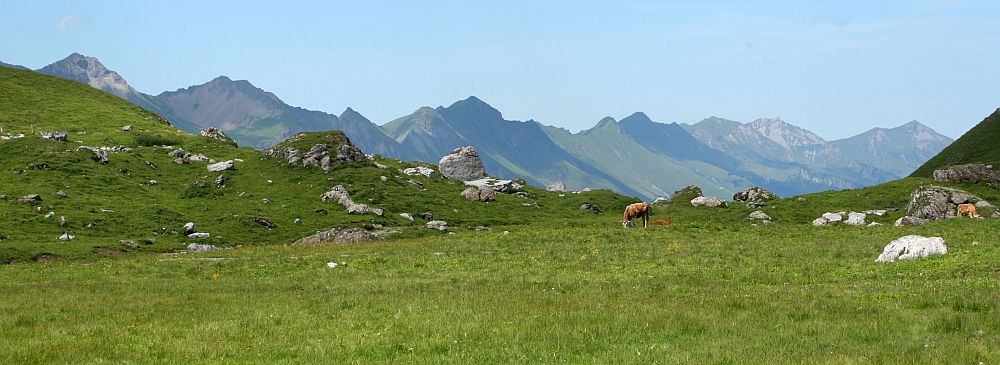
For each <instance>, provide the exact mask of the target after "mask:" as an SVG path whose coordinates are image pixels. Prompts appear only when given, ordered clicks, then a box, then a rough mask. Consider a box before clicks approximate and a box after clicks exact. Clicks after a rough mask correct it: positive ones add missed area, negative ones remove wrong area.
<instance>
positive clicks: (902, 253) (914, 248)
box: [875, 235, 948, 262]
mask: <svg viewBox="0 0 1000 365" xmlns="http://www.w3.org/2000/svg"><path fill="white" fill-rule="evenodd" d="M946 253H948V244H947V243H946V242H945V241H944V239H943V238H941V237H924V236H918V235H910V236H903V237H900V238H897V239H895V240H893V241H892V242H890V243H889V244H888V245H886V246H885V249H883V250H882V254H881V255H878V258H877V259H875V262H893V261H896V260H912V259H918V258H922V257H927V256H930V255H939V254H946Z"/></svg>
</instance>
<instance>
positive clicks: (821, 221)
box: [813, 217, 830, 226]
mask: <svg viewBox="0 0 1000 365" xmlns="http://www.w3.org/2000/svg"><path fill="white" fill-rule="evenodd" d="M827 223H830V221H828V220H826V218H823V217H819V218H816V219H813V225H814V226H824V225H826V224H827Z"/></svg>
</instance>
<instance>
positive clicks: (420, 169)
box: [401, 166, 437, 179]
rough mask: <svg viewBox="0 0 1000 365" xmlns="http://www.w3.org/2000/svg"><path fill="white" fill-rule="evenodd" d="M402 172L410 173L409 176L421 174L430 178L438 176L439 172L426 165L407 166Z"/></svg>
mask: <svg viewBox="0 0 1000 365" xmlns="http://www.w3.org/2000/svg"><path fill="white" fill-rule="evenodd" d="M401 172H402V173H403V174H404V175H408V176H417V175H421V176H424V177H426V178H428V179H433V178H435V177H437V173H436V172H434V169H432V168H429V167H426V166H417V167H410V168H407V169H403V170H402V171H401Z"/></svg>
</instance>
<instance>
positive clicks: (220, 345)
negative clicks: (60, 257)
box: [0, 179, 1000, 364]
mask: <svg viewBox="0 0 1000 365" xmlns="http://www.w3.org/2000/svg"><path fill="white" fill-rule="evenodd" d="M926 183H928V180H925V179H907V180H901V181H897V182H893V183H891V184H887V185H883V186H878V187H872V188H868V189H861V190H855V191H843V192H825V193H819V194H811V195H806V196H804V198H805V201H798V200H796V199H785V200H781V201H777V202H773V203H772V204H771V205H770V206H768V207H766V208H764V209H765V211H767V212H768V214H771V215H772V216H774V217H775V219H776V222H775V223H774V224H771V225H761V226H755V225H754V224H753V223H752V222H750V221H747V220H746V219H745V217H746V214H747V213H748V212H749V209H746V208H744V207H741V206H733V207H731V208H726V209H710V208H694V207H690V206H687V205H680V204H678V205H671V204H664V205H658V206H656V207H654V216H653V218H654V219H671V220H673V221H674V224H673V225H671V226H668V227H655V228H651V229H646V230H643V229H629V230H626V229H622V228H621V227H620V226H619V225H618V224H617V222H616V220H617V219H616V218H617V217H615V216H610V215H603V216H602V215H593V214H592V215H588V216H583V217H573V218H572V219H567V220H550V221H542V222H538V223H537V224H534V225H531V226H517V227H509V228H506V229H509V230H510V234H509V235H508V234H503V233H501V232H500V231H499V230H494V231H492V232H462V233H459V234H458V235H453V236H449V235H437V236H434V237H424V238H420V239H408V240H402V241H396V242H391V243H375V244H360V245H319V246H310V247H300V246H260V247H239V248H236V249H234V250H226V251H221V252H212V253H207V254H198V255H172V254H161V255H131V256H126V257H121V258H105V259H99V260H96V261H93V262H73V261H65V260H64V261H56V262H52V263H45V264H21V265H6V266H0V275H3V277H4V278H5V280H4V281H2V282H0V291H2V292H4V293H5V300H3V301H0V326H3V327H4V328H5V329H6V330H5V331H4V332H3V334H2V335H0V361H2V362H5V363H26V362H71V363H79V362H147V361H159V362H185V361H191V360H193V361H205V362H258V363H259V362H306V363H330V362H336V363H346V362H363V363H368V362H407V363H412V362H418V363H423V362H434V363H483V362H524V361H527V362H541V363H555V362H570V363H581V362H597V363H634V362H644V363H647V362H648V363H652V362H656V363H687V362H699V363H701V362H704V363H896V362H899V361H900V359H906V360H905V361H906V362H908V363H915V364H923V363H928V364H929V363H972V364H975V363H978V362H980V361H987V362H988V361H989V359H995V358H997V357H1000V348H998V347H996V346H994V345H992V344H996V343H1000V315H998V314H1000V313H998V309H1000V307H998V305H997V303H1000V294H998V293H1000V290H998V289H1000V286H998V280H997V271H998V270H1000V266H998V264H997V262H1000V260H998V259H1000V241H998V238H997V237H1000V220H974V219H954V220H947V221H942V222H935V223H932V224H929V225H926V226H923V227H910V228H894V227H885V226H884V227H873V228H865V227H850V226H829V227H812V226H811V225H809V224H808V221H809V220H811V219H812V218H814V217H815V216H818V214H820V213H822V212H824V211H826V210H837V209H869V208H882V207H886V206H896V207H898V206H900V204H904V203H905V200H906V196H907V195H908V193H909V191H910V190H911V189H912V188H914V187H916V186H919V185H921V184H926ZM973 188H976V189H978V190H977V191H976V193H978V194H980V195H983V196H990V197H991V198H993V199H996V198H997V197H998V196H997V195H998V194H997V193H996V191H989V190H984V188H983V187H975V186H974V187H973ZM899 214H900V213H899V212H896V213H894V215H893V216H890V217H885V218H878V220H879V221H881V222H884V223H888V222H890V221H891V220H892V219H895V218H896V217H898V215H899ZM904 234H923V235H938V236H942V237H945V238H946V239H947V240H948V246H949V254H947V255H942V256H936V257H931V258H928V259H924V260H918V261H909V262H898V263H893V264H876V263H875V262H874V259H875V257H876V256H877V255H878V254H879V253H880V252H881V250H882V248H883V246H885V244H887V243H888V242H889V241H891V240H892V239H894V238H897V237H899V236H901V235H904ZM328 262H335V263H337V264H338V266H337V267H336V268H334V269H330V268H328V267H327V263H328ZM151 298H155V299H151ZM248 299H249V300H248ZM41 344H44V346H43V345H41Z"/></svg>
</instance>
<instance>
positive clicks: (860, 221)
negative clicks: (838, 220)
mask: <svg viewBox="0 0 1000 365" xmlns="http://www.w3.org/2000/svg"><path fill="white" fill-rule="evenodd" d="M844 224H850V225H852V226H863V225H866V224H868V215H867V214H865V213H857V212H850V213H847V219H845V220H844Z"/></svg>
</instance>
